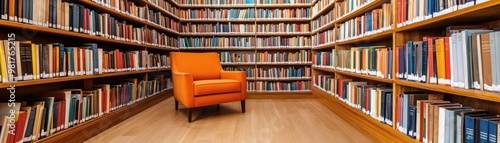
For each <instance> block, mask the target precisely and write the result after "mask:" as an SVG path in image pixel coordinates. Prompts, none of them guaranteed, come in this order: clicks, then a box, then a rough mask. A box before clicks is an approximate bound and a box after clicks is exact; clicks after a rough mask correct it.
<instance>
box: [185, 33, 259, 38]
mask: <svg viewBox="0 0 500 143" xmlns="http://www.w3.org/2000/svg"><path fill="white" fill-rule="evenodd" d="M179 36H248V37H249V36H255V32H253V33H181V34H179Z"/></svg>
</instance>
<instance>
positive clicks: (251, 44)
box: [177, 0, 311, 98]
mask: <svg viewBox="0 0 500 143" xmlns="http://www.w3.org/2000/svg"><path fill="white" fill-rule="evenodd" d="M177 2H178V3H177V4H178V5H179V7H180V8H181V11H185V14H182V15H184V16H186V15H188V14H187V12H188V11H189V12H193V10H200V9H204V10H205V12H206V11H209V10H220V11H224V10H228V11H230V10H234V11H237V9H245V10H246V11H251V14H250V16H247V14H248V13H245V16H241V15H240V18H227V17H224V18H202V17H200V16H198V17H200V18H192V16H191V18H186V17H183V16H181V17H180V19H181V20H180V21H181V25H182V26H181V27H184V28H185V29H181V31H182V32H180V34H179V35H180V48H179V49H180V51H188V52H207V51H216V52H219V53H224V54H223V55H227V54H228V55H229V56H228V57H226V58H221V59H223V60H222V61H221V62H222V66H223V67H224V68H229V69H230V70H250V69H261V68H262V69H272V68H287V67H295V68H308V69H310V66H311V62H309V61H307V59H305V60H304V59H300V62H296V61H287V62H285V61H275V60H270V59H269V60H267V61H266V62H259V61H258V60H259V58H255V59H253V58H249V59H247V58H248V57H253V56H256V57H261V58H265V57H266V56H264V55H265V54H268V55H267V56H269V57H270V56H272V55H271V54H276V53H289V54H300V57H304V58H306V57H305V56H307V57H310V52H311V51H310V49H311V44H310V41H311V39H310V36H311V33H310V32H311V30H310V26H309V25H310V21H311V19H310V13H309V15H305V13H301V12H309V9H310V7H311V5H310V3H311V1H308V0H292V1H290V4H288V3H263V1H259V0H255V1H251V2H250V3H248V2H249V1H224V0H221V1H214V2H218V3H215V4H212V3H210V4H205V3H198V2H199V1H194V2H193V1H190V0H182V1H177ZM245 2H247V3H245ZM269 2H270V1H269ZM291 11H294V12H296V13H297V15H296V17H286V16H292V14H291V13H287V12H291ZM263 12H265V13H272V14H271V15H272V16H273V17H271V15H267V16H268V17H267V18H263V17H260V15H261V14H262V15H263V14H264V13H263ZM278 13H280V14H281V15H279V16H284V17H274V16H278ZM198 14H199V13H198ZM240 14H242V13H240ZM207 15H210V14H207ZM211 16H212V15H211ZM241 17H244V18H241ZM188 25H190V26H191V27H193V29H194V27H196V31H202V32H193V31H194V30H193V29H189V26H188ZM199 25H204V26H203V27H204V28H201V29H200V28H199ZM207 25H208V26H207ZM235 25H237V27H234V26H235ZM242 25H244V27H243V28H241V26H242ZM230 26H233V27H230ZM221 27H223V28H221ZM291 27H293V28H291ZM292 29H295V31H294V30H292ZM269 30H271V31H269ZM299 30H300V31H299ZM221 31H224V32H221ZM214 38H216V39H214ZM221 39H222V40H221ZM243 40H244V41H245V42H241V41H243ZM195 41H198V43H202V44H200V45H193V44H194V43H197V42H195ZM203 41H204V42H203ZM299 41H300V42H299ZM216 42H218V44H217V43H216ZM285 42H287V43H285ZM222 44H223V46H219V45H222ZM231 56H237V57H242V58H243V57H244V58H245V59H244V60H241V61H238V60H237V59H236V58H230V57H231ZM297 56H298V55H297ZM297 60H298V59H297ZM227 61H229V62H227ZM229 69H228V70H229ZM247 72H249V71H247ZM307 73H308V74H309V75H310V70H309V71H307ZM247 80H248V82H250V83H247V84H249V85H257V83H258V84H266V83H271V84H273V86H277V85H276V84H280V83H283V84H286V83H290V82H308V83H307V90H297V91H289V90H286V89H282V91H269V90H266V89H264V90H252V89H249V90H248V95H249V98H253V97H255V98H262V97H261V96H268V97H270V98H271V96H269V95H265V94H270V93H273V94H279V96H281V98H284V97H286V98H288V97H291V96H288V95H287V94H289V93H293V94H294V95H297V94H299V95H303V96H304V95H311V90H310V88H309V87H310V84H309V82H310V81H311V78H310V77H307V78H287V77H283V78H263V77H248V79H247ZM249 87H250V88H253V86H249ZM258 93H265V94H258ZM306 97H307V96H306Z"/></svg>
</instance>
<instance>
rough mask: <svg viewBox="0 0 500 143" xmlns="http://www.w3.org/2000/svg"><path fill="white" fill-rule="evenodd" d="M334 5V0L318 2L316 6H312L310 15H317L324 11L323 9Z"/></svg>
mask: <svg viewBox="0 0 500 143" xmlns="http://www.w3.org/2000/svg"><path fill="white" fill-rule="evenodd" d="M333 3H335V0H318V2H317V3H316V4H314V5H313V7H312V10H311V15H317V14H318V13H319V12H320V11H322V10H324V9H325V7H327V6H329V5H332V4H333Z"/></svg>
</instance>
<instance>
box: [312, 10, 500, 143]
mask: <svg viewBox="0 0 500 143" xmlns="http://www.w3.org/2000/svg"><path fill="white" fill-rule="evenodd" d="M337 2H339V1H337ZM388 2H390V3H391V4H392V13H393V15H392V16H393V21H392V24H391V25H392V29H388V30H386V31H381V32H378V33H375V34H370V35H364V36H359V37H357V38H352V39H349V40H346V41H336V42H334V43H330V44H325V45H320V46H313V47H312V50H313V54H315V53H317V52H320V51H322V52H323V51H324V52H331V50H332V49H336V50H349V49H350V48H351V47H360V46H378V45H384V46H387V47H392V48H393V49H394V48H395V47H398V46H403V45H405V44H406V42H407V41H420V40H422V39H421V38H422V37H423V36H432V35H441V36H444V35H442V34H440V33H443V32H442V31H444V30H445V28H444V27H446V26H452V25H467V24H479V23H487V22H491V21H494V22H491V23H493V25H495V26H496V27H498V25H500V24H499V22H498V21H500V18H498V13H500V1H496V0H489V1H485V2H484V3H480V4H476V5H473V6H470V7H466V8H463V9H458V10H456V11H451V12H449V13H444V14H441V15H440V16H434V17H432V18H429V19H423V20H421V21H412V22H407V23H405V24H399V23H397V20H396V17H397V14H394V13H395V12H396V8H397V7H398V5H397V1H396V0H392V1H389V0H374V1H372V2H370V3H368V4H366V5H364V6H362V7H360V8H358V9H356V10H354V11H352V12H350V13H348V14H346V15H345V16H343V17H340V18H338V17H337V18H336V20H335V21H333V22H330V23H329V24H326V25H324V26H322V27H320V28H318V29H315V30H313V32H311V34H312V35H315V34H318V33H320V32H323V31H326V30H330V29H332V28H333V27H334V26H335V25H337V24H341V23H344V22H345V21H348V20H350V19H352V18H355V17H359V16H361V15H363V14H364V13H366V12H370V11H372V10H374V9H376V8H381V7H382V4H384V3H388ZM335 8H336V7H334V8H330V9H329V10H331V9H335ZM323 11H325V9H322V10H321V12H323ZM316 18H317V16H316V15H315V16H314V17H313V19H312V20H315V19H316ZM491 23H488V24H490V25H492V24H491ZM490 28H492V26H490ZM438 29H439V30H438ZM393 54H394V55H393V56H392V58H393V59H390V61H391V62H392V63H393V67H392V69H393V73H392V74H391V76H392V77H391V78H390V79H387V78H379V77H376V76H371V75H366V74H358V73H353V72H345V71H339V70H334V69H331V68H320V67H316V66H314V64H313V67H312V70H313V72H312V73H313V76H315V75H333V77H334V78H336V79H341V78H354V79H356V81H367V82H369V83H385V84H386V85H388V86H389V87H392V88H393V95H398V94H402V93H403V92H408V91H424V92H426V93H442V94H445V95H446V97H447V98H446V99H447V100H450V101H452V102H458V103H463V102H473V103H471V104H475V105H473V106H472V107H474V108H477V109H479V108H480V109H488V110H491V111H492V112H493V113H495V114H497V113H500V112H498V111H497V109H496V107H498V105H499V104H500V93H498V92H490V91H481V90H474V89H462V88H454V87H451V86H446V85H437V84H428V83H420V82H414V81H408V80H400V79H398V78H396V76H395V74H394V73H395V71H394V69H395V62H396V61H395V53H393ZM371 85H374V84H371ZM312 92H313V95H314V96H315V97H317V98H319V99H320V100H322V103H323V104H324V105H325V106H327V107H328V108H330V109H331V110H332V111H333V112H335V113H337V114H338V115H340V116H341V117H342V118H344V119H345V120H347V121H349V123H350V124H351V125H352V126H354V127H356V128H357V129H358V130H359V131H361V132H363V133H364V134H365V135H367V136H369V137H371V138H373V139H374V141H376V142H418V140H416V139H412V138H410V137H408V136H407V135H405V134H403V133H401V132H400V131H399V130H398V129H396V118H395V117H396V116H399V115H398V114H399V113H397V112H396V109H395V107H394V108H393V113H392V114H393V115H392V116H393V119H392V121H393V124H394V125H393V126H392V127H391V126H388V125H386V124H383V123H380V122H379V121H378V120H375V119H373V117H371V116H369V115H366V114H365V113H363V112H362V111H360V110H358V109H356V108H354V107H351V106H349V105H348V104H347V103H344V102H343V101H341V100H339V99H337V98H336V97H334V96H332V95H330V94H329V93H327V92H325V91H323V90H322V89H319V88H318V87H313V90H312ZM393 97H395V96H393ZM483 102H484V104H485V105H482V103H483ZM395 104H396V99H395V98H393V106H395ZM467 106H470V105H467Z"/></svg>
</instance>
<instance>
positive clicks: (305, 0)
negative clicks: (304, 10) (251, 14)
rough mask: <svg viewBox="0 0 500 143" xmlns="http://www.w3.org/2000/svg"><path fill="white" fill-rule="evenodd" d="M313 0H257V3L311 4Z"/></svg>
mask: <svg viewBox="0 0 500 143" xmlns="http://www.w3.org/2000/svg"><path fill="white" fill-rule="evenodd" d="M310 3H311V0H257V4H262V5H265V4H290V5H293V4H310Z"/></svg>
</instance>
